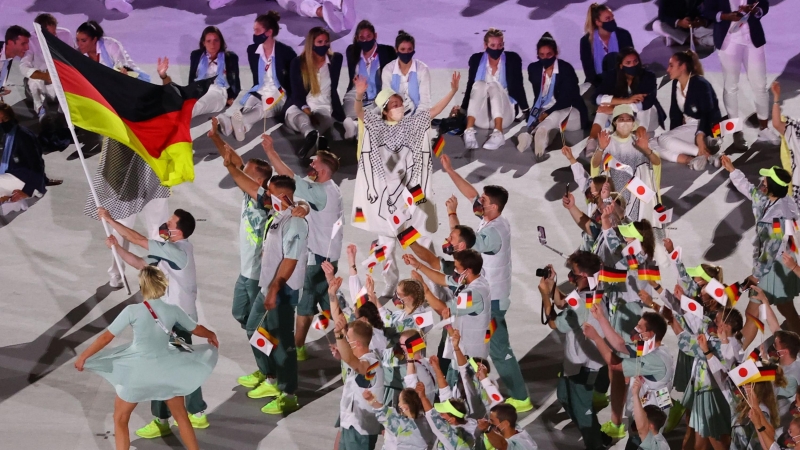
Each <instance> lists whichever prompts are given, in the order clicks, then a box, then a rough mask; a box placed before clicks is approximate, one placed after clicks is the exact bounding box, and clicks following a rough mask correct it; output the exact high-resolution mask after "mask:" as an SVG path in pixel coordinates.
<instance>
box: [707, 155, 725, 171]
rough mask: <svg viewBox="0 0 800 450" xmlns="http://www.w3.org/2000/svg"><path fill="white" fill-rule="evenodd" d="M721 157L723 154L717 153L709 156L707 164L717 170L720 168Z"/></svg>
mask: <svg viewBox="0 0 800 450" xmlns="http://www.w3.org/2000/svg"><path fill="white" fill-rule="evenodd" d="M722 155H723V152H722V151H718V152H717V153H715V154H713V155H711V158H710V159H709V162H710V163H711V164H712V165H713V166H714V167H716V168H717V169H719V168H720V167H721V166H722V161H721V158H722Z"/></svg>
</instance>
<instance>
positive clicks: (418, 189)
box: [409, 185, 425, 203]
mask: <svg viewBox="0 0 800 450" xmlns="http://www.w3.org/2000/svg"><path fill="white" fill-rule="evenodd" d="M409 192H411V196H412V197H414V203H419V202H421V201H422V200H423V199H424V198H425V193H424V192H422V186H420V185H416V186H414V187H412V188H411V189H409Z"/></svg>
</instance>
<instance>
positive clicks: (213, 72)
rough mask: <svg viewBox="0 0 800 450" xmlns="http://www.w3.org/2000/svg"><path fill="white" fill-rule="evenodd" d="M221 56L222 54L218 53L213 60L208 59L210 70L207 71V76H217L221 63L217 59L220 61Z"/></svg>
mask: <svg viewBox="0 0 800 450" xmlns="http://www.w3.org/2000/svg"><path fill="white" fill-rule="evenodd" d="M219 57H220V55H219V53H217V57H216V59H214V60H213V61H212V60H211V59H210V58H209V60H208V70H206V73H205V77H206V78H211V77H216V76H217V73H218V72H219V64H218V63H217V61H219ZM224 57H225V56H223V58H224Z"/></svg>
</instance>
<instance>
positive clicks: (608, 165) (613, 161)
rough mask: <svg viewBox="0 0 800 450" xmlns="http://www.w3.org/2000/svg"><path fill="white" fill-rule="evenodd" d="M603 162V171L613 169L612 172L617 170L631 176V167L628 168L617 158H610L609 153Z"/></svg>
mask: <svg viewBox="0 0 800 450" xmlns="http://www.w3.org/2000/svg"><path fill="white" fill-rule="evenodd" d="M603 162H604V163H605V170H606V171H608V169H614V170H619V171H622V172H625V173H627V174H628V175H633V167H631V166H629V165H627V164H623V163H621V162H620V161H619V160H618V159H617V158H614V157H613V156H611V154H610V153H609V154H608V155H606V159H605V160H604V161H603Z"/></svg>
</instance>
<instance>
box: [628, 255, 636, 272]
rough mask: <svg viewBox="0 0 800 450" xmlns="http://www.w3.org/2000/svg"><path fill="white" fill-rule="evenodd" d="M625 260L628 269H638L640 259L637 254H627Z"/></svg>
mask: <svg viewBox="0 0 800 450" xmlns="http://www.w3.org/2000/svg"><path fill="white" fill-rule="evenodd" d="M625 262H626V263H627V264H628V270H636V269H638V268H639V261H638V260H637V259H636V256H635V255H625Z"/></svg>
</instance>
